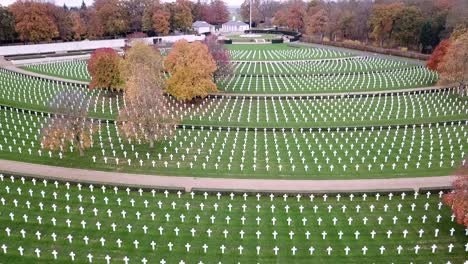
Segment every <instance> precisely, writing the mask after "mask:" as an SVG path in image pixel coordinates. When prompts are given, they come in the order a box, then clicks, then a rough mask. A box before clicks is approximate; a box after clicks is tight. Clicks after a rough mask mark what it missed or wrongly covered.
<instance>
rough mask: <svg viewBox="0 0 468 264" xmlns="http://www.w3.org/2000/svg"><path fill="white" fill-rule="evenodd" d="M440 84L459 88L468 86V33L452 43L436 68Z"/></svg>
mask: <svg viewBox="0 0 468 264" xmlns="http://www.w3.org/2000/svg"><path fill="white" fill-rule="evenodd" d="M437 69H438V71H439V73H440V83H441V84H447V83H458V84H459V85H460V87H461V88H466V85H467V84H468V32H466V33H464V34H462V35H460V36H458V37H457V38H456V39H455V40H453V41H452V43H451V45H450V46H449V47H448V49H447V53H446V54H445V56H444V57H443V58H442V61H441V62H440V65H439V66H438V68H437Z"/></svg>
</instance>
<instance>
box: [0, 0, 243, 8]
mask: <svg viewBox="0 0 468 264" xmlns="http://www.w3.org/2000/svg"><path fill="white" fill-rule="evenodd" d="M47 1H48V2H50V3H54V4H56V5H58V6H62V5H64V4H66V5H67V6H68V7H79V6H81V3H82V0H47ZM162 1H163V2H175V0H162ZM190 1H192V2H194V1H195V0H190ZM14 2H16V0H0V4H1V5H2V6H9V5H11V4H13V3H14ZM84 2H85V3H86V5H87V6H90V5H92V4H93V2H94V0H84ZM224 2H225V3H226V4H227V5H228V6H229V7H240V6H241V5H242V3H243V2H244V0H229V1H224Z"/></svg>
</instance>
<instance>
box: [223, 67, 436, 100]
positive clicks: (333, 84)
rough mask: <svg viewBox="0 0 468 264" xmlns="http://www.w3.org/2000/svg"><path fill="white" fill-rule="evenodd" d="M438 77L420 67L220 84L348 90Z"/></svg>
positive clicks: (249, 89) (283, 90)
mask: <svg viewBox="0 0 468 264" xmlns="http://www.w3.org/2000/svg"><path fill="white" fill-rule="evenodd" d="M437 79H438V76H437V73H435V72H432V71H429V70H427V69H426V68H419V67H418V68H408V69H396V70H392V71H386V72H381V73H369V74H348V75H299V76H255V75H253V76H240V75H237V76H231V77H228V78H225V79H224V80H221V81H220V82H218V88H219V89H220V90H222V91H224V92H227V93H241V94H310V93H349V92H365V91H383V90H397V89H405V88H415V87H426V86H431V85H433V84H435V82H436V81H437Z"/></svg>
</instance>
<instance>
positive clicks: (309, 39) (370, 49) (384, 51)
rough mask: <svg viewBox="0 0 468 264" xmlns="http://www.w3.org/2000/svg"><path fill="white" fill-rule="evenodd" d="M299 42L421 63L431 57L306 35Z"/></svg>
mask: <svg viewBox="0 0 468 264" xmlns="http://www.w3.org/2000/svg"><path fill="white" fill-rule="evenodd" d="M301 41H303V42H306V43H307V42H308V43H315V44H322V45H330V46H335V47H340V48H347V49H355V50H361V51H366V52H374V53H381V54H385V55H392V56H399V57H405V58H411V59H417V60H423V61H426V60H428V59H429V58H430V57H431V55H428V54H422V53H418V52H413V51H401V50H396V49H385V48H380V47H374V46H365V45H355V44H350V43H344V42H336V41H320V39H318V38H317V37H313V36H306V35H303V36H302V37H301Z"/></svg>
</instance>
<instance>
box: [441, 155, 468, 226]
mask: <svg viewBox="0 0 468 264" xmlns="http://www.w3.org/2000/svg"><path fill="white" fill-rule="evenodd" d="M465 161H466V160H465ZM455 175H457V176H458V178H457V180H455V181H454V182H453V184H452V186H453V190H452V191H451V192H450V193H447V194H445V195H444V196H443V201H444V204H445V205H447V206H450V207H452V211H453V214H454V215H455V217H456V219H457V223H459V224H463V225H465V226H466V227H467V228H468V164H467V163H466V162H465V163H464V166H462V167H461V168H460V169H459V171H457V172H456V173H455Z"/></svg>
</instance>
